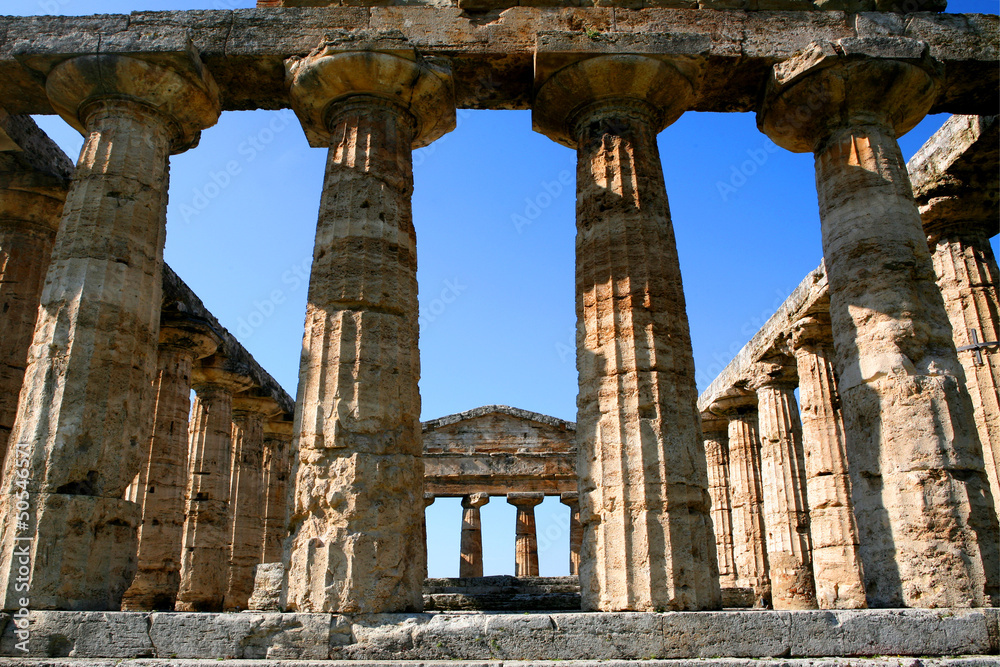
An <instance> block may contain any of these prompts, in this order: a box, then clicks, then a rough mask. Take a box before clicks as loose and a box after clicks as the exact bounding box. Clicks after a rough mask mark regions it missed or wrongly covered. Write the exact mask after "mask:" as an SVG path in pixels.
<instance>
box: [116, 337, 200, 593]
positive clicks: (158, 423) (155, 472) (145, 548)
mask: <svg viewBox="0 0 1000 667" xmlns="http://www.w3.org/2000/svg"><path fill="white" fill-rule="evenodd" d="M217 342H218V340H217V339H214V338H213V337H212V336H211V335H210V334H206V333H201V332H196V331H190V330H185V329H184V328H172V327H170V326H169V324H168V325H166V326H164V327H162V328H161V329H160V346H159V349H158V351H157V365H158V371H157V376H156V383H155V387H156V404H155V407H154V413H153V434H152V437H151V438H150V439H149V442H148V444H147V447H146V450H145V451H146V456H145V458H146V461H145V462H144V464H143V467H142V469H141V470H140V473H139V478H138V484H137V489H136V490H137V496H136V502H137V503H138V504H139V506H140V507H141V508H142V524H141V525H140V527H139V550H138V556H137V559H138V570H137V571H136V575H135V579H133V581H132V585H131V586H129V589H128V590H127V591H126V592H125V597H124V599H123V600H122V609H123V610H124V611H150V610H158V611H173V609H174V603H175V602H176V599H177V591H178V589H179V587H180V569H181V541H182V539H183V535H184V510H185V502H184V495H185V492H186V490H187V483H188V456H187V455H188V415H189V414H190V410H191V370H192V367H193V365H194V361H195V359H196V358H200V357H204V356H207V355H208V354H211V353H212V352H213V351H214V349H215V347H216V345H217Z"/></svg>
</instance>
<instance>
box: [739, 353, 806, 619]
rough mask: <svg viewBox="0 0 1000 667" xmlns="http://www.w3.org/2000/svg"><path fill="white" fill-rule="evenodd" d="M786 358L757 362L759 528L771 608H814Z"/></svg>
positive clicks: (800, 456)
mask: <svg viewBox="0 0 1000 667" xmlns="http://www.w3.org/2000/svg"><path fill="white" fill-rule="evenodd" d="M791 361H792V360H791V359H787V360H784V358H782V360H780V361H777V362H776V363H771V362H762V363H759V364H758V367H757V369H755V372H756V373H757V375H756V377H755V378H754V379H753V386H754V388H755V389H756V391H757V428H758V437H759V438H760V481H761V489H762V491H763V492H764V493H763V496H764V530H765V531H766V537H765V540H764V542H765V544H766V545H767V564H768V571H769V572H770V578H771V606H772V607H773V608H774V609H816V608H817V604H816V587H815V585H814V584H813V571H812V543H811V542H810V540H809V504H808V503H807V502H806V466H805V454H804V453H803V452H802V426H801V424H800V422H799V407H798V405H796V403H795V387H796V384H797V382H798V379H797V378H796V376H795V366H794V365H792V364H791Z"/></svg>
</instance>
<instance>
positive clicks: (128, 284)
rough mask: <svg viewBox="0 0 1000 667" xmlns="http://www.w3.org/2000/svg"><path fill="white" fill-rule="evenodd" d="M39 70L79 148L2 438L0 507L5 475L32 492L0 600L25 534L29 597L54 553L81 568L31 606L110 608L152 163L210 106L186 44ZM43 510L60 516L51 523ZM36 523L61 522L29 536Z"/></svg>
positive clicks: (212, 110)
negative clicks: (8, 450) (147, 55)
mask: <svg viewBox="0 0 1000 667" xmlns="http://www.w3.org/2000/svg"><path fill="white" fill-rule="evenodd" d="M49 62H50V63H51V62H52V61H49ZM43 73H44V74H45V75H46V93H47V95H48V98H49V101H50V103H51V105H52V107H53V109H55V110H56V111H57V112H58V113H59V114H60V115H61V116H62V117H63V118H64V119H65V120H66V121H67V122H69V123H70V124H71V125H73V126H74V127H75V128H77V129H78V130H80V132H81V133H82V134H84V136H85V137H86V141H85V143H84V147H83V150H82V151H81V153H80V159H79V162H78V164H77V169H76V172H75V174H74V177H73V181H72V184H71V185H70V189H69V193H68V194H67V196H66V204H65V206H64V208H63V214H62V220H61V222H60V226H59V230H60V232H59V235H58V236H57V238H56V244H55V247H54V248H53V251H52V262H51V265H50V266H49V270H48V273H47V274H46V278H45V286H44V288H43V291H42V296H41V306H40V309H39V312H38V319H37V322H36V324H35V334H34V339H33V342H32V346H31V349H30V352H29V354H28V367H27V370H26V372H25V378H24V388H23V391H22V394H21V400H20V407H19V409H18V418H17V421H16V422H15V425H14V428H13V431H12V433H11V435H10V443H11V446H12V447H16V448H17V450H18V452H19V453H18V456H11V457H8V459H7V463H6V464H5V474H4V479H5V480H7V481H6V484H5V497H4V501H3V502H4V505H3V507H0V512H2V514H3V516H12V512H13V511H14V509H15V508H14V507H12V506H11V505H12V503H14V502H15V496H14V494H15V493H18V492H20V491H22V489H20V488H19V487H18V486H16V480H17V476H16V475H15V474H14V471H15V469H16V468H21V469H23V470H26V471H27V473H28V475H27V480H26V487H27V491H29V492H30V493H31V495H32V501H31V502H30V503H29V504H30V507H29V509H28V510H27V512H28V516H27V521H24V522H21V521H17V522H15V521H8V522H5V523H4V526H3V532H2V538H0V550H2V554H3V555H2V556H0V589H2V590H3V591H4V601H3V608H5V609H9V608H11V607H13V606H15V605H16V603H17V599H18V598H19V597H21V595H19V594H17V593H16V592H15V591H14V590H13V588H12V587H11V584H12V583H13V577H14V573H15V572H16V571H17V568H18V565H17V564H16V563H14V562H13V561H12V559H11V554H12V553H13V548H14V544H15V542H16V541H17V538H18V537H28V536H32V535H34V537H35V539H34V540H33V541H32V557H31V564H30V565H29V566H28V567H29V569H30V570H31V573H30V578H31V579H32V584H31V588H32V591H33V592H34V591H35V590H38V591H39V592H41V591H42V590H43V589H45V588H46V587H47V586H48V584H46V583H43V582H54V581H55V579H57V578H60V573H59V569H58V564H57V561H59V562H64V563H75V564H78V565H80V566H81V567H80V570H79V571H78V572H77V573H75V574H74V575H73V576H62V577H61V579H60V581H59V584H58V587H57V588H55V589H53V590H52V591H51V592H50V594H48V595H43V596H41V597H36V598H35V600H33V607H34V608H36V609H45V608H49V609H51V608H63V609H67V608H69V609H117V608H118V606H119V604H120V602H121V595H122V593H124V592H125V588H126V587H127V584H128V581H129V580H130V579H131V576H132V574H134V568H135V552H136V532H135V528H136V527H137V525H138V511H139V508H138V506H136V505H135V504H134V503H128V502H127V501H123V500H121V499H122V496H123V494H124V492H125V489H126V487H127V486H128V485H129V483H130V482H132V480H133V478H135V476H136V473H138V471H139V467H140V463H141V461H140V459H141V452H142V451H143V447H142V446H141V444H140V443H143V442H145V441H146V440H147V439H148V438H149V434H150V430H151V428H150V427H151V419H150V417H151V415H152V404H153V395H152V380H153V377H154V370H155V364H156V344H157V338H158V331H159V325H160V293H161V289H162V267H163V241H164V235H165V225H166V203H167V199H166V194H167V180H168V157H169V155H170V153H171V152H174V153H176V152H180V151H183V150H184V149H186V148H188V147H190V146H191V145H192V144H193V143H195V142H196V140H197V137H198V132H199V131H200V130H201V129H202V128H205V127H208V126H210V125H212V124H213V123H215V121H216V119H217V118H218V115H219V108H220V107H219V100H218V95H217V91H216V88H215V85H214V83H213V81H212V79H211V77H210V76H209V75H208V73H207V71H205V70H204V68H203V67H202V65H201V62H200V60H199V59H198V58H197V56H196V55H193V54H192V53H191V52H187V53H183V54H169V53H163V54H158V56H157V59H156V63H155V64H154V63H153V62H151V61H147V60H143V59H140V58H133V57H126V56H115V55H91V56H80V57H76V58H72V59H69V60H64V61H62V62H59V63H58V64H54V66H52V67H51V69H50V70H48V71H46V72H43ZM21 479H22V480H24V478H21ZM66 496H76V497H77V498H76V499H74V500H72V501H67V500H66V499H65V497H66ZM59 508H62V511H69V512H70V513H69V514H63V515H60V516H59V517H58V518H57V514H58V512H59V511H61V510H60V509H59ZM84 508H87V509H86V510H85V509H84ZM96 508H99V509H96ZM116 513H118V515H116ZM77 519H79V524H73V521H75V520H77ZM50 521H51V522H53V524H67V523H68V524H69V525H73V526H74V527H73V528H72V529H64V530H52V529H46V530H43V527H44V526H45V524H46V523H47V522H50ZM88 522H92V523H91V528H92V529H91V530H87V529H86V526H87V525H88ZM19 524H20V526H19ZM57 554H58V556H57ZM109 554H114V555H113V556H110V555H109ZM98 562H100V565H99V566H98V565H96V563H98ZM85 563H86V564H88V565H89V567H83V564H85ZM108 563H110V564H112V565H113V566H114V567H116V568H117V570H116V571H114V572H110V571H108V572H104V573H103V574H104V575H105V576H104V577H103V588H102V586H101V581H100V580H98V579H97V578H96V577H97V573H98V570H101V569H102V568H104V567H105V566H107V564H108ZM35 581H37V582H38V583H37V585H36V583H35Z"/></svg>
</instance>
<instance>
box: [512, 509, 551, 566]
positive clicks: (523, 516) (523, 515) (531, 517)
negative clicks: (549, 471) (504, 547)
mask: <svg viewBox="0 0 1000 667" xmlns="http://www.w3.org/2000/svg"><path fill="white" fill-rule="evenodd" d="M543 500H545V496H543V495H542V494H540V493H508V494H507V502H508V503H510V504H511V505H513V506H514V507H516V508H517V519H516V529H515V535H514V576H515V577H537V576H538V533H537V530H536V528H535V506H536V505H539V504H541V502H542V501H543Z"/></svg>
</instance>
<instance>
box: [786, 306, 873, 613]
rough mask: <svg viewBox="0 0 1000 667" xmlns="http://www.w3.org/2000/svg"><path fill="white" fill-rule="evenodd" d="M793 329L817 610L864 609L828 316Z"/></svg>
mask: <svg viewBox="0 0 1000 667" xmlns="http://www.w3.org/2000/svg"><path fill="white" fill-rule="evenodd" d="M795 329H796V330H795V335H794V347H795V362H796V372H797V374H798V378H799V399H800V401H799V407H800V416H801V420H802V448H803V450H804V451H805V454H806V496H807V499H808V501H809V535H810V538H811V540H812V549H813V551H812V553H813V576H814V581H815V582H816V600H817V602H818V604H819V606H820V608H821V609H863V608H864V607H866V606H867V603H866V602H865V587H864V581H863V580H862V573H861V560H860V558H859V556H858V530H857V526H856V525H855V522H854V511H853V503H852V502H851V480H850V478H849V476H848V473H847V454H846V448H845V442H844V422H843V418H842V417H841V413H840V397H839V396H838V395H837V383H836V380H835V378H834V371H833V349H832V348H833V340H832V337H831V334H830V323H829V319H828V318H824V320H823V321H821V320H818V319H816V318H810V319H808V320H803V321H800V322H798V323H796V327H795Z"/></svg>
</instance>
